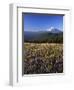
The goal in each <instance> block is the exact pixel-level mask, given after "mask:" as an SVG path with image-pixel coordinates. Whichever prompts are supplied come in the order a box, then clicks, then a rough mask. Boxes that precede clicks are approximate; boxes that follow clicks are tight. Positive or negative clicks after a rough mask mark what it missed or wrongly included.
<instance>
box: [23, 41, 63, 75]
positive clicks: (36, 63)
mask: <svg viewBox="0 0 74 90" xmlns="http://www.w3.org/2000/svg"><path fill="white" fill-rule="evenodd" d="M62 72H63V44H61V43H60V44H58V43H29V42H25V43H24V74H43V73H44V74H45V73H62Z"/></svg>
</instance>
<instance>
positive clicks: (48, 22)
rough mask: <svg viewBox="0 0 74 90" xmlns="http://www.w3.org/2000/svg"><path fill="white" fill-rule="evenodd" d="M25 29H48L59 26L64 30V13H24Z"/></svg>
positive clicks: (58, 27)
mask: <svg viewBox="0 0 74 90" xmlns="http://www.w3.org/2000/svg"><path fill="white" fill-rule="evenodd" d="M23 19H24V20H23V21H24V31H48V30H50V29H51V28H57V29H59V30H62V31H63V15H51V14H49V15H48V14H33V13H28V14H23Z"/></svg>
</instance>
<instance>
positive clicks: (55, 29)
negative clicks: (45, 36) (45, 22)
mask: <svg viewBox="0 0 74 90" xmlns="http://www.w3.org/2000/svg"><path fill="white" fill-rule="evenodd" d="M47 31H49V32H51V33H60V32H62V31H61V30H59V29H57V28H54V27H50V28H49V29H47Z"/></svg>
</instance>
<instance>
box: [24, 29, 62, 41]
mask: <svg viewBox="0 0 74 90" xmlns="http://www.w3.org/2000/svg"><path fill="white" fill-rule="evenodd" d="M24 42H30V43H63V32H62V31H60V30H57V29H55V30H52V31H35V32H34V31H24Z"/></svg>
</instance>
